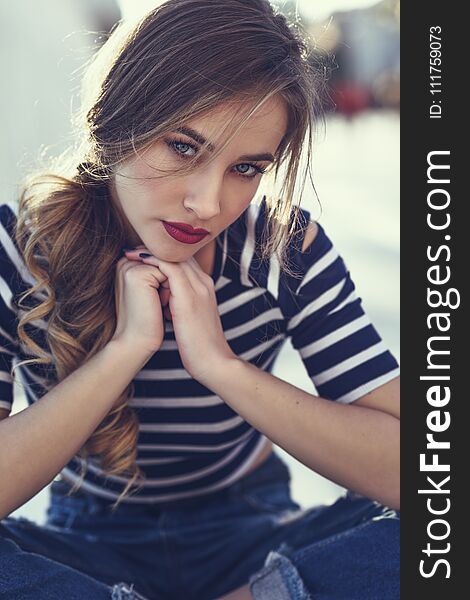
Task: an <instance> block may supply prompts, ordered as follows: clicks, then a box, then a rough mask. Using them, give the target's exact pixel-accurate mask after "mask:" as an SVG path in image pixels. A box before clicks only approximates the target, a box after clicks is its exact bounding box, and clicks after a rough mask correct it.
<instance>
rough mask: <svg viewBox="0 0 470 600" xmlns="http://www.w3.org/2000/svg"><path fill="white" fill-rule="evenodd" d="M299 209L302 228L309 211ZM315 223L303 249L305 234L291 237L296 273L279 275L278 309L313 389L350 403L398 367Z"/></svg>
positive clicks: (393, 374) (394, 374)
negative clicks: (313, 230)
mask: <svg viewBox="0 0 470 600" xmlns="http://www.w3.org/2000/svg"><path fill="white" fill-rule="evenodd" d="M301 212H302V218H301V220H300V221H299V223H300V225H299V227H300V228H301V229H300V231H301V232H302V233H304V232H305V229H306V224H308V221H309V213H308V211H305V210H302V211H301ZM317 225H318V232H317V235H316V237H315V239H314V240H313V242H312V244H311V245H310V246H309V247H308V248H307V250H306V251H305V252H304V253H302V251H301V248H302V243H303V239H304V235H296V236H294V238H293V244H292V247H291V248H290V255H289V259H290V263H291V265H290V266H291V268H293V270H294V271H295V272H296V275H297V276H296V277H294V276H291V275H287V274H285V275H282V276H281V277H282V281H281V284H282V285H280V296H279V299H280V308H281V311H282V313H283V315H284V318H285V319H286V328H287V334H288V336H289V337H290V339H291V341H292V345H293V347H294V348H295V349H296V350H298V352H299V354H300V356H301V358H302V361H303V363H304V365H305V367H306V369H307V371H308V374H309V376H310V378H311V379H312V381H313V383H314V385H315V388H316V390H317V391H318V394H319V395H320V396H321V397H323V398H326V399H330V400H336V401H338V402H341V403H350V402H353V401H354V400H357V399H358V398H360V397H362V396H364V395H365V394H367V393H368V392H370V391H372V390H374V389H375V388H377V387H379V386H381V385H383V384H384V383H386V382H387V381H390V380H391V379H393V378H395V377H397V376H398V374H399V366H398V363H397V361H396V359H395V357H394V356H393V355H392V354H391V352H390V351H389V350H388V348H387V347H386V345H385V344H384V342H383V340H382V338H381V337H380V335H379V333H378V332H377V330H376V329H375V327H374V325H373V324H372V323H371V321H370V320H369V318H368V316H367V315H366V314H365V312H364V310H363V307H362V304H361V298H360V297H358V296H357V294H356V290H355V285H354V283H353V281H352V279H351V275H350V273H349V271H348V269H347V266H346V264H345V262H344V260H343V259H342V257H341V256H339V255H338V253H337V251H336V249H335V247H334V246H333V244H332V242H331V240H330V239H329V237H328V236H327V234H326V232H325V230H324V228H323V227H322V226H321V225H320V224H319V223H317Z"/></svg>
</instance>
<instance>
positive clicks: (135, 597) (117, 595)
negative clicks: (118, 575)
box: [111, 583, 148, 600]
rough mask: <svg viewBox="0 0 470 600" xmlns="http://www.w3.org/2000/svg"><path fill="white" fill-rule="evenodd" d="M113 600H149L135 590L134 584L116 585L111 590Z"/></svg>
mask: <svg viewBox="0 0 470 600" xmlns="http://www.w3.org/2000/svg"><path fill="white" fill-rule="evenodd" d="M111 600H148V598H146V597H145V596H142V595H141V594H139V593H138V592H136V591H135V590H134V584H133V583H131V585H130V586H128V585H127V583H116V584H115V585H113V587H112V588H111Z"/></svg>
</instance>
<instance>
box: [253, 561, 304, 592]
mask: <svg viewBox="0 0 470 600" xmlns="http://www.w3.org/2000/svg"><path fill="white" fill-rule="evenodd" d="M249 586H250V591H251V595H252V596H253V598H254V600H313V598H312V597H311V596H310V594H309V593H308V592H307V589H306V588H305V585H304V582H303V581H302V578H301V577H300V575H299V572H298V571H297V569H296V568H295V566H294V565H293V563H292V562H291V561H290V560H289V559H288V558H287V557H286V556H284V555H283V554H280V551H278V552H276V551H271V552H270V553H269V554H268V557H267V558H266V561H265V563H264V567H263V568H262V569H261V570H260V571H258V572H257V573H255V574H254V575H252V576H251V577H250V579H249Z"/></svg>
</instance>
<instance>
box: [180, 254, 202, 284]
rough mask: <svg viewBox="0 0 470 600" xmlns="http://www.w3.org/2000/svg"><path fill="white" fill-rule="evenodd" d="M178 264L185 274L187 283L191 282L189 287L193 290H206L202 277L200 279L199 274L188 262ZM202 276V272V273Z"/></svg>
mask: <svg viewBox="0 0 470 600" xmlns="http://www.w3.org/2000/svg"><path fill="white" fill-rule="evenodd" d="M194 262H196V260H194ZM180 264H181V268H182V269H183V271H184V272H185V273H186V276H187V277H188V279H189V281H190V282H191V285H192V286H193V288H194V289H195V290H198V291H201V290H202V289H207V282H206V281H204V279H203V277H201V275H200V274H199V272H198V271H197V270H196V269H195V268H194V266H193V265H192V264H191V263H190V261H189V260H187V261H186V260H185V261H183V262H181V263H180ZM196 264H197V263H196ZM201 271H202V270H201ZM202 274H203V275H204V271H202Z"/></svg>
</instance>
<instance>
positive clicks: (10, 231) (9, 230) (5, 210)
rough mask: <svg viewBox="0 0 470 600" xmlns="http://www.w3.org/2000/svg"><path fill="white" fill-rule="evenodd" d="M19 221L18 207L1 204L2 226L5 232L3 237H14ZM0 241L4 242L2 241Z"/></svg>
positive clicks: (0, 216)
mask: <svg viewBox="0 0 470 600" xmlns="http://www.w3.org/2000/svg"><path fill="white" fill-rule="evenodd" d="M16 221H17V207H16V205H14V204H10V203H5V204H0V224H1V229H2V230H3V231H2V233H3V237H4V236H5V234H6V235H8V237H9V238H12V237H13V236H14V232H15V227H16ZM0 241H3V240H2V239H0Z"/></svg>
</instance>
